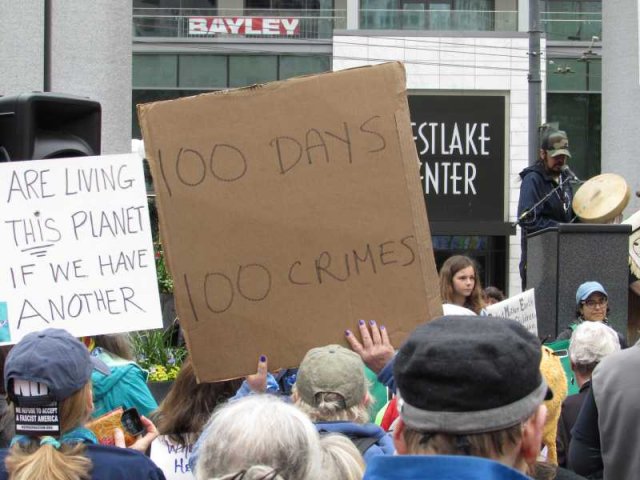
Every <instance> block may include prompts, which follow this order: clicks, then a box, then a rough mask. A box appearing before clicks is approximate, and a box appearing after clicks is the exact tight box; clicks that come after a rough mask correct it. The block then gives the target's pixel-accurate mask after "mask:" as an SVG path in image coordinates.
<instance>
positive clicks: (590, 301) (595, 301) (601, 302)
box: [582, 298, 609, 308]
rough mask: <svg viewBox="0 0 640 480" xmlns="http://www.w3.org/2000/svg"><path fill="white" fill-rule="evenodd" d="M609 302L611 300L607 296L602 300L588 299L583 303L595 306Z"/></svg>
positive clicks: (603, 305)
mask: <svg viewBox="0 0 640 480" xmlns="http://www.w3.org/2000/svg"><path fill="white" fill-rule="evenodd" d="M608 302H609V301H608V300H607V299H606V298H603V299H601V300H587V301H585V302H582V304H583V305H586V306H587V307H589V308H595V307H605V306H606V305H607V303H608Z"/></svg>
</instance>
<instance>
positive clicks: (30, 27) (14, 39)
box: [0, 0, 44, 95]
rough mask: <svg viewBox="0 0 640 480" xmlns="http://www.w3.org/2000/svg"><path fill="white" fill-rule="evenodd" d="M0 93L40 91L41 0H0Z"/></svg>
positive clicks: (42, 48) (41, 56)
mask: <svg viewBox="0 0 640 480" xmlns="http://www.w3.org/2000/svg"><path fill="white" fill-rule="evenodd" d="M0 12H2V14H1V18H2V28H0V58H2V68H0V95H17V94H19V93H24V92H30V91H32V90H36V91H38V90H42V86H43V78H44V77H43V75H44V47H43V43H44V28H43V25H44V8H43V7H42V0H22V1H20V2H16V1H15V0H0Z"/></svg>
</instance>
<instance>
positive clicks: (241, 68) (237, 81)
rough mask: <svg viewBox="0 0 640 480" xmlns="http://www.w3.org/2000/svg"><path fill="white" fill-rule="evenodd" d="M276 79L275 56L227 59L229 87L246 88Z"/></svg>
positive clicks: (239, 56)
mask: <svg viewBox="0 0 640 480" xmlns="http://www.w3.org/2000/svg"><path fill="white" fill-rule="evenodd" d="M277 79H278V57H277V56H276V55H237V56H231V57H229V86H230V87H246V86H247V85H253V84H256V83H265V82H271V81H273V80H277Z"/></svg>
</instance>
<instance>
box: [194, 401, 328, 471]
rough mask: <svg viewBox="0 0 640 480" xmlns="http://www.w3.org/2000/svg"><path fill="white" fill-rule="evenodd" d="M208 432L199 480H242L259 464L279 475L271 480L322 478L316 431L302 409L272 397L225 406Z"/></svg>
mask: <svg viewBox="0 0 640 480" xmlns="http://www.w3.org/2000/svg"><path fill="white" fill-rule="evenodd" d="M205 432H206V437H205V438H204V439H202V444H201V447H200V455H199V458H198V463H197V466H196V471H195V476H196V478H197V479H198V480H204V479H208V478H216V477H225V478H226V476H227V475H230V474H238V475H239V476H238V477H237V478H243V475H247V474H249V473H253V472H252V471H253V470H256V468H253V467H257V466H260V469H259V470H264V469H263V467H264V468H267V469H269V468H270V469H271V470H272V471H273V473H272V475H274V476H273V477H271V476H267V477H266V478H280V477H282V478H285V479H287V480H315V479H319V478H321V472H322V460H323V459H322V450H321V446H320V438H319V435H318V432H317V431H316V428H315V427H314V425H313V423H311V421H310V420H309V418H308V417H306V416H305V415H304V414H303V413H302V412H301V411H300V410H298V409H297V408H296V407H294V406H293V405H290V404H287V403H285V402H284V401H282V400H280V399H279V398H277V397H274V396H273V395H264V394H263V395H252V396H249V397H245V398H243V399H241V400H238V401H235V402H231V403H227V404H225V405H224V406H222V407H221V408H220V409H218V410H217V411H216V412H215V413H214V414H213V416H212V417H211V419H210V420H209V424H208V425H207V427H205ZM276 475H277V476H276ZM232 477H233V476H232ZM246 478H252V477H251V475H250V474H249V475H248V476H246Z"/></svg>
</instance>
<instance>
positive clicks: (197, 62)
mask: <svg viewBox="0 0 640 480" xmlns="http://www.w3.org/2000/svg"><path fill="white" fill-rule="evenodd" d="M179 78H180V87H181V88H213V89H220V88H226V87H227V56H226V55H186V54H182V55H180V77H179Z"/></svg>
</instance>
